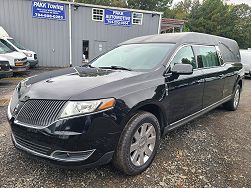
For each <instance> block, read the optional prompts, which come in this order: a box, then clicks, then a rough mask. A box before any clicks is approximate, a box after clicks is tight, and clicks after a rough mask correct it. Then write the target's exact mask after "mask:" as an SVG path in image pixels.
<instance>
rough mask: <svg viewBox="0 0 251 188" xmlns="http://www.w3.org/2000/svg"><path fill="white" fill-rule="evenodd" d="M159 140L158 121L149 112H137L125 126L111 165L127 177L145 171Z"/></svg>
mask: <svg viewBox="0 0 251 188" xmlns="http://www.w3.org/2000/svg"><path fill="white" fill-rule="evenodd" d="M159 140H160V126H159V122H158V119H157V118H156V117H155V116H154V115H153V114H151V113H149V112H139V113H137V114H136V115H134V116H133V117H132V118H131V119H130V120H129V122H128V123H127V125H126V126H125V128H124V130H123V132H122V134H121V137H120V141H119V144H118V146H117V149H116V152H115V154H114V158H113V164H114V166H115V167H116V168H118V169H119V170H121V171H123V172H124V173H126V174H128V175H136V174H139V173H141V172H143V171H144V170H146V169H147V168H148V167H149V165H150V164H151V163H152V161H153V159H154V157H155V155H156V152H157V149H158V147H159Z"/></svg>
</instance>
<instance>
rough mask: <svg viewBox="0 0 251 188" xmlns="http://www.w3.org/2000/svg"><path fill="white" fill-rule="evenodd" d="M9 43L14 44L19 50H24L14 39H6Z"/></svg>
mask: <svg viewBox="0 0 251 188" xmlns="http://www.w3.org/2000/svg"><path fill="white" fill-rule="evenodd" d="M7 40H8V41H9V42H10V43H11V44H13V45H14V46H16V47H17V48H18V49H20V50H25V48H24V47H23V46H22V45H21V44H19V43H18V42H16V41H15V40H14V39H7Z"/></svg>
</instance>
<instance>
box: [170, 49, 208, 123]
mask: <svg viewBox="0 0 251 188" xmlns="http://www.w3.org/2000/svg"><path fill="white" fill-rule="evenodd" d="M177 63H184V64H191V65H192V66H193V68H194V71H193V74H191V75H179V76H175V75H173V74H172V73H169V74H167V76H166V78H165V79H166V85H167V95H166V101H165V102H166V108H167V117H168V121H169V122H168V123H169V124H172V123H174V122H176V121H179V120H181V119H182V118H185V117H187V116H189V115H191V114H193V113H195V112H197V111H199V110H201V109H202V100H203V89H204V78H203V72H202V70H199V69H197V63H196V60H195V56H194V52H193V50H192V48H191V46H184V47H182V48H181V49H180V50H179V51H178V52H177V53H176V55H175V56H174V58H173V59H172V61H171V63H170V66H171V67H172V66H173V65H174V64H177Z"/></svg>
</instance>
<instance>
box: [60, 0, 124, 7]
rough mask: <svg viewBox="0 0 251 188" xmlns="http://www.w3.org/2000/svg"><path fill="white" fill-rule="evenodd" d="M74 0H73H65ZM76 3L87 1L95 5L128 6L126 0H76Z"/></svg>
mask: <svg viewBox="0 0 251 188" xmlns="http://www.w3.org/2000/svg"><path fill="white" fill-rule="evenodd" d="M63 1H72V0H63ZM75 2H76V3H86V4H94V5H105V6H114V7H127V4H126V1H124V0H75Z"/></svg>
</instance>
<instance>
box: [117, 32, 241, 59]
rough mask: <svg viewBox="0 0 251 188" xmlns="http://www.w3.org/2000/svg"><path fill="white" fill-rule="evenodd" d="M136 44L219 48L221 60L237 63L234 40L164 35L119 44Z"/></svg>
mask: <svg viewBox="0 0 251 188" xmlns="http://www.w3.org/2000/svg"><path fill="white" fill-rule="evenodd" d="M136 43H174V44H176V46H180V45H182V44H201V45H215V46H219V48H220V50H221V53H222V56H223V59H224V60H225V61H226V62H236V61H237V62H239V61H240V52H239V47H238V44H237V42H236V41H235V40H232V39H228V38H224V37H219V36H215V35H209V34H204V33H196V32H183V33H166V34H159V35H148V36H143V37H138V38H134V39H131V40H128V41H125V42H123V43H121V44H136Z"/></svg>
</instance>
